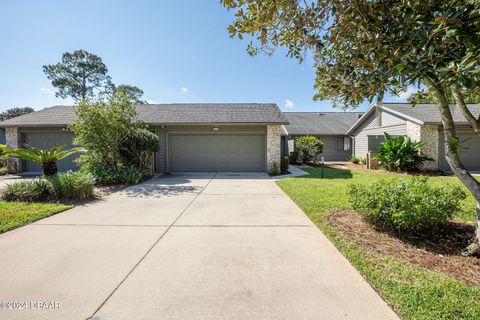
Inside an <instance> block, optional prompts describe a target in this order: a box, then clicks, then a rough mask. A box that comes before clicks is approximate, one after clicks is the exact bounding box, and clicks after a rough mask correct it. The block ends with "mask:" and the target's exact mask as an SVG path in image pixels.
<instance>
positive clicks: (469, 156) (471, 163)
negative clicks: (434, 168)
mask: <svg viewBox="0 0 480 320" xmlns="http://www.w3.org/2000/svg"><path fill="white" fill-rule="evenodd" d="M457 136H458V139H459V142H460V160H462V163H463V165H464V166H465V167H466V168H467V169H468V170H473V171H478V170H480V152H479V150H480V136H479V135H478V134H475V133H474V132H473V130H471V129H470V130H465V129H457ZM443 141H444V135H443V132H442V131H440V140H439V142H440V146H439V167H440V169H441V170H444V171H450V170H451V169H450V166H449V165H448V163H447V159H446V158H445V147H444V143H443Z"/></svg>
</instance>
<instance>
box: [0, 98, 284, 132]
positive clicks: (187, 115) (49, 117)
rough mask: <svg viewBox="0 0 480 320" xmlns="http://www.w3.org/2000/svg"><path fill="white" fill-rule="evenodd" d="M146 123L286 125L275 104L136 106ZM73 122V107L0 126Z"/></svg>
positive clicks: (32, 115) (63, 124) (38, 114)
mask: <svg viewBox="0 0 480 320" xmlns="http://www.w3.org/2000/svg"><path fill="white" fill-rule="evenodd" d="M137 112H138V114H139V118H140V119H141V120H143V121H145V122H146V123H148V124H182V123H184V124H195V123H278V124H285V123H287V120H286V118H285V117H284V116H283V114H282V112H281V111H280V109H279V108H278V106H277V105H276V104H274V103H215V104H146V105H139V106H137ZM74 119H75V107H73V106H54V107H51V108H45V109H43V110H40V111H37V112H33V113H29V114H26V115H23V116H20V117H17V118H13V119H9V120H6V121H3V122H0V127H13V126H20V127H21V126H65V125H68V124H69V123H71V122H72V121H73V120H74Z"/></svg>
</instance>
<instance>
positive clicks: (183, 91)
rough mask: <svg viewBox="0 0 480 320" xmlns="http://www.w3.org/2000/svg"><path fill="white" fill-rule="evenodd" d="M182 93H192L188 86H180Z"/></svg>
mask: <svg viewBox="0 0 480 320" xmlns="http://www.w3.org/2000/svg"><path fill="white" fill-rule="evenodd" d="M180 93H181V94H187V93H190V90H188V88H186V87H181V88H180Z"/></svg>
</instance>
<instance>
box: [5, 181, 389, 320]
mask: <svg viewBox="0 0 480 320" xmlns="http://www.w3.org/2000/svg"><path fill="white" fill-rule="evenodd" d="M0 254H1V259H0V301H9V302H27V304H22V305H21V306H23V307H24V308H25V306H27V307H26V308H27V309H26V310H25V309H23V310H0V319H86V318H89V317H92V319H99V320H106V319H115V320H119V319H128V320H131V319H135V320H138V319H155V320H156V319H242V320H244V319H397V317H396V315H395V314H394V313H393V312H392V311H391V310H390V309H389V308H388V306H387V305H386V304H385V302H384V301H382V299H381V298H380V297H379V296H378V295H377V294H376V292H375V291H374V290H373V289H372V288H371V287H370V286H369V285H368V284H367V283H366V282H365V281H364V280H363V278H362V277H361V276H360V275H359V274H358V273H357V272H356V270H355V269H354V268H353V267H352V266H351V265H350V264H349V263H348V262H347V261H346V260H345V258H344V257H343V256H342V255H341V254H340V253H339V252H338V251H337V250H336V249H335V248H334V247H333V245H332V244H331V243H330V242H329V241H328V240H327V239H326V237H325V236H324V235H323V234H322V233H321V232H320V231H319V230H318V229H317V228H316V227H315V226H314V225H313V224H312V223H311V222H310V221H309V219H308V218H307V217H306V216H305V215H304V214H303V212H302V211H301V210H300V209H299V208H298V207H297V206H296V205H295V204H294V203H293V202H292V201H291V200H290V198H289V197H287V196H286V195H285V194H284V193H283V191H282V190H281V189H280V188H279V187H278V186H277V185H276V184H275V182H274V181H273V180H272V179H269V178H268V176H266V175H263V174H233V173H232V174H225V173H218V174H215V173H212V174H175V175H169V176H164V177H160V178H156V179H153V180H150V181H148V182H147V183H145V184H142V185H139V186H134V187H131V188H128V189H126V190H124V191H122V192H119V193H115V194H113V195H111V196H110V197H108V198H106V199H104V200H101V201H97V202H95V203H91V204H89V205H86V206H82V207H77V208H74V209H72V210H69V211H67V212H64V213H61V214H58V215H55V216H52V217H50V218H47V219H43V220H41V221H38V222H37V223H34V224H31V225H28V226H26V227H23V228H20V229H17V230H14V231H11V232H8V233H5V234H3V235H1V236H0ZM31 301H34V302H37V305H36V306H35V305H33V304H31V303H30V302H31ZM38 302H43V304H41V306H42V307H44V308H45V307H49V308H52V309H47V310H45V309H44V310H37V309H35V308H33V307H36V308H38V306H39V304H38ZM45 303H47V304H45ZM48 303H50V304H48ZM9 306H10V307H13V306H12V305H9ZM5 307H6V305H3V308H5ZM17 307H18V305H17Z"/></svg>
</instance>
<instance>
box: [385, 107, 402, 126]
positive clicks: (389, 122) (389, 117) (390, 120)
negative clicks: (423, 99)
mask: <svg viewBox="0 0 480 320" xmlns="http://www.w3.org/2000/svg"><path fill="white" fill-rule="evenodd" d="M381 112H382V115H381V119H382V121H381V124H380V126H382V127H388V126H395V125H399V124H405V123H406V121H405V120H404V119H402V118H399V117H398V116H397V115H395V114H393V113H390V112H388V111H387V110H381Z"/></svg>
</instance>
